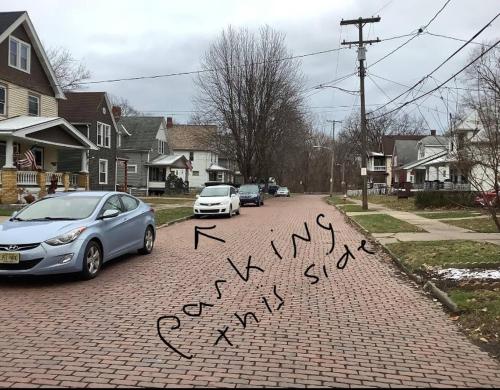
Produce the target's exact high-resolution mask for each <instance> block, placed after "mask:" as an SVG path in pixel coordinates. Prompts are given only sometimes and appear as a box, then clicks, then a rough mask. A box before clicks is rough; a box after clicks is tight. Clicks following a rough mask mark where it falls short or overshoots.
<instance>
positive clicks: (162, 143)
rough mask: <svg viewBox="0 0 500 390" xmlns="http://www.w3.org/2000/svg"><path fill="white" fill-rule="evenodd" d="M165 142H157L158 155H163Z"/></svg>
mask: <svg viewBox="0 0 500 390" xmlns="http://www.w3.org/2000/svg"><path fill="white" fill-rule="evenodd" d="M165 144H166V142H165V141H162V140H158V153H160V154H165Z"/></svg>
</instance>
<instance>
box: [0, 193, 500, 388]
mask: <svg viewBox="0 0 500 390" xmlns="http://www.w3.org/2000/svg"><path fill="white" fill-rule="evenodd" d="M321 213H323V214H325V218H319V222H320V223H321V224H322V225H323V227H321V226H319V225H318V224H317V223H316V218H317V216H318V214H321ZM305 222H306V223H307V229H308V231H309V234H307V232H306V230H305V226H304V223H305ZM329 222H331V223H332V224H333V228H334V231H335V248H334V250H333V253H331V254H328V255H327V253H328V252H330V250H331V232H330V231H329V230H328V223H329ZM196 225H198V226H200V227H211V226H213V225H216V228H214V229H211V230H202V233H204V234H208V235H211V236H214V237H216V238H219V239H222V240H224V241H225V242H221V241H219V240H215V239H210V238H207V237H204V236H200V237H198V238H199V241H198V248H197V249H194V245H195V244H194V237H195V236H194V229H195V226H196ZM294 233H295V234H297V235H299V236H302V237H303V238H305V239H308V238H309V237H308V236H310V241H306V240H303V239H300V238H298V237H297V236H294V238H292V234H294ZM362 240H363V236H362V235H361V234H360V233H358V232H357V231H356V230H355V229H353V228H352V227H351V226H350V225H348V224H347V223H346V222H344V219H343V217H342V215H341V214H340V213H339V212H338V211H336V210H335V209H334V208H333V207H331V206H327V205H326V204H325V203H324V202H323V201H322V200H321V197H319V196H297V197H292V198H281V199H269V200H267V201H266V205H265V206H264V207H260V208H257V207H245V208H242V212H241V215H240V216H237V217H234V218H232V219H202V220H190V221H187V222H184V223H181V224H176V225H173V226H170V227H168V228H164V229H161V230H160V231H158V237H157V242H156V248H155V251H154V254H153V255H151V256H145V257H142V256H135V255H134V256H128V257H125V258H122V259H120V260H119V261H114V262H112V263H111V264H109V265H108V266H106V267H105V268H104V269H103V272H102V274H101V275H100V276H99V277H98V278H97V279H94V280H92V281H89V282H80V281H77V280H75V279H74V278H72V277H68V276H64V277H56V278H43V279H23V280H1V281H0V283H1V284H0V295H1V297H2V299H1V300H0V335H1V337H0V386H10V385H14V384H16V385H19V384H34V385H44V384H46V385H62V386H82V385H83V386H86V385H93V386H95V385H113V386H117V385H126V386H167V385H170V386H174V385H175V386H179V385H187V386H193V385H198V386H208V385H209V386H228V387H235V386H249V385H250V386H264V385H268V386H274V385H279V386H306V385H310V386H348V385H356V386H359V385H375V386H390V385H396V386H401V385H411V386H430V385H441V386H443V385H444V386H483V387H484V386H492V385H496V386H500V365H499V364H498V363H497V362H496V361H495V360H493V359H492V358H490V357H489V356H488V355H487V354H486V353H484V352H482V351H480V349H479V348H478V347H477V346H475V345H473V344H471V343H470V342H469V341H468V340H467V339H466V337H465V336H464V335H463V334H461V333H460V332H459V330H458V329H457V327H456V325H455V324H454V323H453V321H451V320H450V319H449V318H448V315H447V314H446V313H444V312H443V310H442V309H441V307H440V306H439V305H438V304H436V303H434V302H433V301H432V300H430V299H428V298H427V297H426V296H424V295H423V294H422V293H421V292H420V290H419V289H417V288H416V287H415V285H413V284H411V283H410V282H409V281H408V280H407V279H406V278H405V277H404V276H403V275H402V274H401V273H400V272H399V271H398V270H397V269H395V268H394V267H393V265H392V264H391V262H390V261H389V260H388V259H387V257H386V256H385V255H383V254H382V253H379V252H376V253H375V254H369V253H367V252H365V250H364V249H362V248H361V249H359V250H358V248H359V247H360V244H361V241H362ZM271 241H272V242H273V245H274V247H275V248H276V250H275V249H273V247H272V245H271ZM294 241H295V244H296V253H295V257H294V245H293V242H294ZM345 245H347V248H348V249H349V251H350V252H351V253H352V256H354V257H355V259H353V258H352V257H351V256H350V255H349V256H348V257H347V258H346V256H345V254H346V253H348V252H347V248H346V247H345ZM365 249H366V250H368V251H370V250H371V249H372V248H370V247H369V246H368V245H367V246H365ZM278 254H279V256H278ZM249 256H251V259H250V260H249ZM280 257H281V258H280ZM228 259H230V261H229V260H228ZM346 260H347V261H346ZM312 264H314V266H312ZM306 270H307V272H306ZM305 273H306V274H307V276H306V275H305ZM250 312H251V313H253V314H248V313H250ZM236 315H238V316H236ZM162 316H167V317H165V318H163V319H162V320H161V321H160V322H159V331H160V334H161V336H162V337H163V339H164V340H165V342H166V343H168V344H169V345H167V344H165V343H164V342H163V341H162V340H161V339H160V337H159V334H158V329H157V320H158V318H160V317H162ZM238 317H239V318H238ZM256 320H258V322H257V321H256ZM173 348H175V349H176V350H177V352H175V351H174V349H173ZM181 354H182V355H181Z"/></svg>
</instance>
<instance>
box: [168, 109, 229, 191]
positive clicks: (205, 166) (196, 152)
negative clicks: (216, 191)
mask: <svg viewBox="0 0 500 390" xmlns="http://www.w3.org/2000/svg"><path fill="white" fill-rule="evenodd" d="M216 132H217V127H216V126H212V125H207V126H205V125H179V124H175V125H174V123H173V121H172V118H170V117H167V136H168V144H169V147H170V149H171V151H172V153H173V154H174V155H177V156H180V155H182V156H184V157H185V158H186V159H188V160H189V161H190V162H191V165H192V169H191V170H189V171H188V172H186V171H185V170H184V169H177V170H175V169H174V170H173V171H174V173H175V174H176V175H177V176H179V177H182V178H184V177H187V180H188V181H189V187H190V188H200V187H203V186H204V185H205V183H206V182H207V181H224V180H225V178H224V176H225V173H226V171H228V170H227V169H226V168H224V167H220V166H218V162H219V157H218V154H217V152H216V151H215V149H214V148H213V147H212V144H213V141H214V137H215V135H216ZM186 174H187V176H186Z"/></svg>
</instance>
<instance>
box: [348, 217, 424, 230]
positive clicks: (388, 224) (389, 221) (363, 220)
mask: <svg viewBox="0 0 500 390" xmlns="http://www.w3.org/2000/svg"><path fill="white" fill-rule="evenodd" d="M350 218H353V219H354V220H355V221H356V222H358V223H359V224H360V225H361V226H363V227H364V228H365V229H366V230H368V231H369V232H370V233H402V232H425V230H423V229H421V228H419V227H418V226H415V225H412V224H409V223H408V222H405V221H402V220H400V219H397V218H394V217H391V216H390V215H387V214H374V215H351V216H350Z"/></svg>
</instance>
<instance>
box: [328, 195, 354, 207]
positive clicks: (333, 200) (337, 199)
mask: <svg viewBox="0 0 500 390" xmlns="http://www.w3.org/2000/svg"><path fill="white" fill-rule="evenodd" d="M325 199H326V201H327V202H328V203H329V204H331V205H334V206H337V205H341V204H354V202H353V201H352V200H349V198H347V199H344V196H343V195H333V196H332V197H330V196H329V197H327V198H325Z"/></svg>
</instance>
